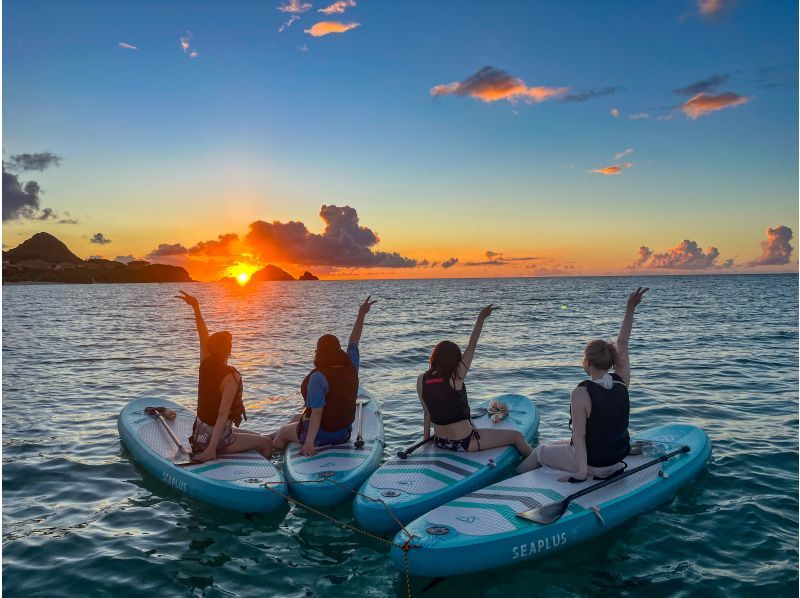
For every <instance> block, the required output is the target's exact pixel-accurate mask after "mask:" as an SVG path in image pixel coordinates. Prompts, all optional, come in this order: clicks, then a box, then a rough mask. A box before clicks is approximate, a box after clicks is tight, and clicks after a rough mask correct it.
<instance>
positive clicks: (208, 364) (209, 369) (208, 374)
mask: <svg viewBox="0 0 800 598" xmlns="http://www.w3.org/2000/svg"><path fill="white" fill-rule="evenodd" d="M229 374H234V379H235V380H236V381H237V382H238V385H239V386H238V388H237V389H236V396H235V397H234V398H233V404H231V410H230V411H229V412H228V419H229V420H230V421H232V422H233V423H234V424H236V425H237V426H238V425H240V424H241V423H242V418H244V419H245V420H246V419H247V414H246V413H245V411H244V403H242V391H243V390H244V385H243V384H242V375H241V374H240V373H239V371H238V370H237V369H236V368H235V367H232V366H229V365H227V364H226V363H224V362H223V361H219V360H218V359H215V358H214V357H206V358H205V359H204V360H203V361H202V362H201V363H200V381H199V384H198V385H197V417H198V418H200V420H201V421H203V422H204V423H205V424H208V425H209V426H214V425H215V424H216V423H217V416H218V415H219V406H220V403H222V389H221V386H222V381H223V380H224V379H225V377H226V376H227V375H229Z"/></svg>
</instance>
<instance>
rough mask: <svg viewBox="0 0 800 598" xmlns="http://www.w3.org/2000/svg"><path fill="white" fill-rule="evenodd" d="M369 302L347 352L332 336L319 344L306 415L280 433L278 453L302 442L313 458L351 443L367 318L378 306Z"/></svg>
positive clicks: (306, 388) (306, 384) (305, 390)
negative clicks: (324, 450) (320, 451)
mask: <svg viewBox="0 0 800 598" xmlns="http://www.w3.org/2000/svg"><path fill="white" fill-rule="evenodd" d="M369 299H370V298H369V297H367V299H366V300H365V301H364V303H362V304H361V307H360V308H359V309H358V316H357V317H356V322H355V324H354V325H353V331H352V332H351V333H350V340H349V341H348V343H347V352H345V351H342V346H341V344H340V343H339V339H338V338H336V337H335V336H334V335H332V334H324V335H322V336H321V337H319V340H317V351H316V353H315V354H314V369H313V370H311V372H310V373H309V374H308V375H307V376H306V377H305V379H304V380H303V383H302V384H301V386H300V390H301V392H302V394H303V401H304V402H305V407H306V408H305V411H303V413H302V415H301V416H299V418H297V420H298V421H297V423H294V422H293V423H290V424H287V425H285V426H283V427H282V428H281V429H280V430H278V432H277V433H276V434H275V437H274V440H273V446H274V447H275V448H276V449H278V450H282V449H284V448H286V445H287V444H289V443H290V442H299V443H302V445H303V448H302V449H301V451H300V454H301V455H308V456H310V455H314V454H316V452H317V451H316V449H315V448H314V447H317V446H327V445H331V444H343V443H345V442H347V441H348V440H350V434H351V432H352V428H353V426H352V424H353V421H355V416H356V398H357V396H358V365H359V361H360V355H359V352H358V342H359V341H360V340H361V332H362V331H363V330H364V318H365V317H366V315H367V312H369V308H370V307H372V306H373V305H374V304H375V303H376V302H375V301H370V300H369Z"/></svg>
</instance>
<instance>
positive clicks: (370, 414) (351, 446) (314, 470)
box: [284, 387, 385, 507]
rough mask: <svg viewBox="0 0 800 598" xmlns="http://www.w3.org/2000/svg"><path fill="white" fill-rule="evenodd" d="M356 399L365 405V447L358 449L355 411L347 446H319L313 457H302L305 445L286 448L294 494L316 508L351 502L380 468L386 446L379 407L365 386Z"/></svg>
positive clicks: (362, 428) (287, 463) (286, 466)
mask: <svg viewBox="0 0 800 598" xmlns="http://www.w3.org/2000/svg"><path fill="white" fill-rule="evenodd" d="M356 400H357V401H358V402H362V403H363V404H362V406H361V409H362V416H361V417H362V421H361V438H362V440H363V441H364V446H362V447H361V448H356V446H355V442H356V440H357V434H358V409H356V421H354V422H353V432H352V434H351V436H350V440H349V441H347V442H346V443H343V444H336V445H332V446H322V447H318V448H317V454H316V455H313V456H311V457H305V456H303V455H301V454H300V450H301V449H302V446H301V445H299V444H297V443H296V442H293V443H291V444H289V446H288V447H287V448H286V456H285V458H284V472H285V475H286V481H287V483H288V485H289V489H290V491H291V493H292V495H293V496H295V497H296V498H297V500H299V501H300V502H302V503H305V504H307V505H311V506H315V507H332V506H334V505H336V504H338V503H340V502H344V501H346V500H349V499H351V498H353V496H354V491H355V490H358V488H359V486H361V484H362V483H363V482H364V480H366V479H367V478H368V477H369V475H370V474H371V473H372V472H373V471H375V470H376V469H377V468H378V464H379V463H380V462H381V458H382V457H383V446H384V443H385V441H384V436H383V419H382V418H381V412H380V405H379V404H378V402H377V401H376V400H375V399H373V398H372V397H371V396H370V394H369V393H368V392H367V391H366V390H364V388H363V387H359V389H358V398H357V399H356ZM364 401H366V402H364Z"/></svg>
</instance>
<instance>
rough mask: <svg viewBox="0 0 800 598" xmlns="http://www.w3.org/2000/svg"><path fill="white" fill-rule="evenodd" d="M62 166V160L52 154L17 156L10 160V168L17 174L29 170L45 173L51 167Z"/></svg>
mask: <svg viewBox="0 0 800 598" xmlns="http://www.w3.org/2000/svg"><path fill="white" fill-rule="evenodd" d="M59 164H61V158H60V157H59V156H56V155H55V154H53V153H51V152H40V153H36V154H15V155H13V156H11V157H10V158H9V159H8V167H9V169H10V170H14V171H16V172H25V171H29V170H37V171H39V172H41V171H43V170H44V169H45V168H48V167H50V166H58V165H59Z"/></svg>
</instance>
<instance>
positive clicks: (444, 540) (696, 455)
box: [391, 424, 711, 577]
mask: <svg viewBox="0 0 800 598" xmlns="http://www.w3.org/2000/svg"><path fill="white" fill-rule="evenodd" d="M634 440H644V441H652V442H655V443H663V444H662V445H661V446H662V447H665V449H666V450H665V451H663V452H670V451H671V450H674V449H677V448H679V446H680V445H687V446H689V448H690V452H688V453H682V454H679V455H677V456H675V457H672V458H671V459H669V460H668V461H666V462H664V463H660V464H656V465H653V466H651V467H648V468H646V469H644V470H642V471H640V472H638V473H635V474H632V475H630V476H628V477H626V478H622V479H620V480H619V481H617V482H614V483H612V484H609V485H608V486H605V487H604V488H600V489H598V490H596V491H594V492H590V493H588V494H586V495H584V496H582V497H580V498H578V499H576V500H574V501H572V502H571V503H570V506H569V508H568V509H567V511H566V513H564V515H563V516H562V517H561V518H560V519H558V520H557V521H555V522H553V523H551V524H549V525H539V524H537V523H534V522H532V521H529V520H527V519H522V518H520V517H517V516H516V513H517V512H520V511H525V510H528V509H532V508H534V507H537V506H541V505H543V504H549V503H552V502H557V501H559V500H562V499H563V498H565V497H566V496H568V495H570V494H572V493H574V492H577V491H579V490H582V489H583V488H587V487H589V486H591V485H593V484H597V483H598V482H597V481H596V480H592V479H591V478H589V479H588V480H587V481H585V482H581V483H568V482H559V481H558V478H560V477H562V476H564V475H565V474H564V472H562V471H557V470H554V469H549V468H547V467H542V468H540V469H536V470H533V471H530V472H527V473H524V474H521V475H518V476H515V477H512V478H508V479H506V480H503V481H501V482H498V483H496V484H493V485H491V486H487V487H484V488H481V489H480V490H476V491H474V492H471V493H470V494H467V495H466V496H462V497H461V498H457V499H455V500H453V501H450V502H448V503H447V504H445V505H442V506H440V507H438V508H436V509H434V510H432V511H430V512H429V513H426V514H425V515H423V516H421V517H420V518H418V519H416V520H415V521H413V522H412V523H410V524H409V525H407V526H406V529H407V530H408V532H409V533H410V534H411V535H412V536H413V537H412V539H411V542H410V546H411V547H410V548H409V550H408V570H409V572H410V573H411V574H412V575H419V576H430V577H442V576H448V575H460V574H464V573H473V572H477V571H482V570H486V569H494V568H496V567H501V566H505V565H513V564H517V563H523V562H526V561H530V560H534V559H539V558H542V557H545V556H548V555H549V554H552V553H553V552H555V551H557V550H563V549H565V548H569V547H571V546H574V545H575V544H577V543H579V542H583V541H585V540H588V539H590V538H593V537H595V536H599V535H600V534H603V533H604V532H606V531H608V530H609V529H611V528H613V527H615V526H617V525H620V524H621V523H623V522H625V521H626V520H628V519H629V518H631V517H633V516H634V515H637V514H639V513H642V512H644V511H647V510H650V509H652V508H654V507H656V506H657V505H659V504H661V503H663V502H665V501H667V500H669V499H670V498H671V497H672V496H674V494H675V493H676V492H677V491H678V490H679V489H680V488H681V487H683V486H686V485H687V484H689V483H690V482H691V481H692V480H693V479H694V478H695V477H696V476H697V475H698V473H700V471H701V470H702V469H703V468H704V467H705V464H706V463H707V461H708V460H709V458H710V457H711V442H710V441H709V439H708V436H706V434H705V433H704V432H703V431H702V430H700V429H699V428H696V427H694V426H690V425H678V424H675V425H667V426H662V427H658V428H653V429H651V430H647V431H645V432H642V433H641V434H638V435H636V436H635V437H634ZM667 443H669V444H667ZM655 458H657V457H656V456H646V455H635V456H634V455H630V456H628V457H626V459H625V462H626V463H627V465H628V469H633V468H635V467H638V466H639V465H643V464H644V463H647V462H649V461H652V460H654V459H655ZM407 540H408V536H407V535H406V533H405V532H403V531H401V532H399V533H398V534H397V535H396V536H395V539H394V543H395V544H396V546H395V547H393V548H392V549H391V558H392V561H393V562H394V563H395V565H396V566H397V567H398V568H399V569H400V570H403V569H404V559H403V551H402V550H401V549H400V548H398V547H397V546H402V545H403V544H404V543H405V542H406V541H407Z"/></svg>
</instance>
